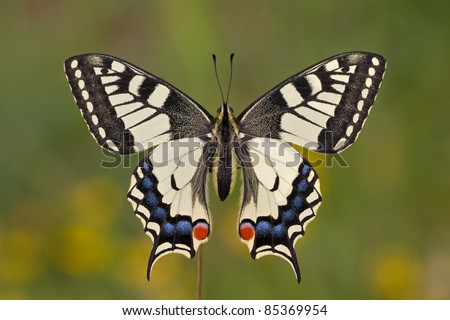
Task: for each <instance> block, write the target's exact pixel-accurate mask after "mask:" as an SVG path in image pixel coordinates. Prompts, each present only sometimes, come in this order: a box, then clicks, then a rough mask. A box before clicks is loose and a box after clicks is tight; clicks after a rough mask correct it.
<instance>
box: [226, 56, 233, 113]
mask: <svg viewBox="0 0 450 320" xmlns="http://www.w3.org/2000/svg"><path fill="white" fill-rule="evenodd" d="M233 57H234V53H232V54H230V80H229V81H228V91H227V100H226V101H225V104H228V97H229V96H230V88H231V79H232V78H233Z"/></svg>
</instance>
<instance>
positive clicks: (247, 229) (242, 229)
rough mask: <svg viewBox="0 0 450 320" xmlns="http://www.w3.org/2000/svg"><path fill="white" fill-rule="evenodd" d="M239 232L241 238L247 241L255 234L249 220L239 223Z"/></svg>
mask: <svg viewBox="0 0 450 320" xmlns="http://www.w3.org/2000/svg"><path fill="white" fill-rule="evenodd" d="M239 234H240V236H241V238H242V239H244V240H246V241H249V240H251V239H253V237H254V236H255V228H254V227H253V225H252V224H251V223H249V222H244V223H241V225H240V226H239Z"/></svg>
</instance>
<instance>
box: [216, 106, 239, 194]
mask: <svg viewBox="0 0 450 320" xmlns="http://www.w3.org/2000/svg"><path fill="white" fill-rule="evenodd" d="M236 131H237V129H236V123H235V121H234V117H233V114H232V113H231V111H230V109H229V107H228V106H227V105H224V106H222V107H221V108H220V111H219V114H218V115H217V118H216V123H215V136H216V138H217V152H216V155H215V159H214V161H213V181H214V187H215V189H216V192H217V195H218V196H219V198H220V200H222V201H223V200H225V199H226V198H227V197H228V195H229V194H230V193H231V192H232V191H233V188H234V182H235V180H236V179H235V178H236V168H237V164H236V161H237V160H236V155H235V153H234V145H233V141H234V136H235V135H236Z"/></svg>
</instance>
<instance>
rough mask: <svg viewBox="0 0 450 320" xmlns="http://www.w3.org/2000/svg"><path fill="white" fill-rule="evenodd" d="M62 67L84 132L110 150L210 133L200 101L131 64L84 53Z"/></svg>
mask: <svg viewBox="0 0 450 320" xmlns="http://www.w3.org/2000/svg"><path fill="white" fill-rule="evenodd" d="M64 67H65V71H66V75H67V78H68V81H69V84H70V87H71V89H72V93H73V95H74V98H75V101H76V103H77V105H78V106H79V108H80V110H81V113H82V115H83V118H84V120H85V121H86V123H87V125H88V127H89V130H90V131H91V133H92V135H93V136H94V138H95V140H96V141H97V142H98V144H99V145H100V146H102V147H104V148H106V149H108V150H110V151H111V152H114V153H119V154H129V153H135V152H139V151H142V150H145V149H148V148H151V147H154V146H156V145H157V144H159V143H161V142H164V141H168V140H173V139H180V138H184V137H198V136H200V135H203V134H207V133H209V132H210V131H211V121H212V117H211V116H210V115H209V113H207V112H206V111H205V110H204V109H203V108H202V107H201V106H200V105H199V104H197V103H196V102H194V101H193V100H192V99H191V98H189V97H188V96H186V95H185V94H184V93H182V92H181V91H179V90H177V89H175V88H174V87H173V86H171V85H170V84H168V83H167V82H165V81H164V80H162V79H160V78H158V77H156V76H154V75H152V74H150V73H148V72H146V71H144V70H142V69H139V68H138V67H136V66H134V65H132V64H131V63H128V62H126V61H123V60H121V59H118V58H115V57H111V56H107V55H102V54H85V55H79V56H74V57H71V58H69V59H67V60H66V62H65V64H64Z"/></svg>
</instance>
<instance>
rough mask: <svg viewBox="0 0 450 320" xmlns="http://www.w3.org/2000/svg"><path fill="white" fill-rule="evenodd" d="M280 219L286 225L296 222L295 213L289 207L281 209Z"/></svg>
mask: <svg viewBox="0 0 450 320" xmlns="http://www.w3.org/2000/svg"><path fill="white" fill-rule="evenodd" d="M281 220H282V221H283V222H284V223H286V224H287V225H292V224H294V223H296V222H298V218H297V214H296V213H295V211H294V210H293V209H289V210H286V211H283V212H282V213H281Z"/></svg>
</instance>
